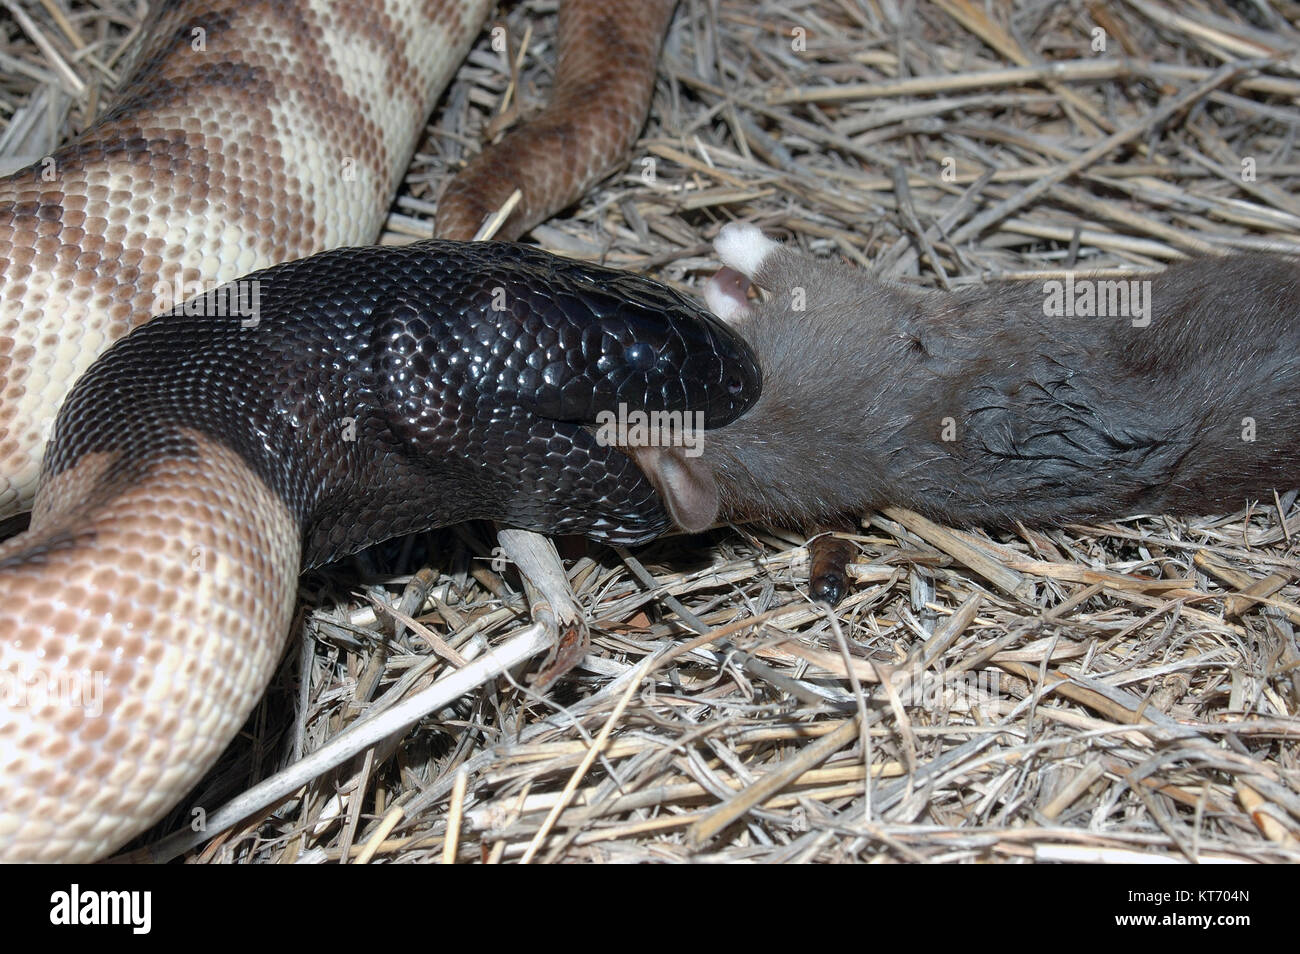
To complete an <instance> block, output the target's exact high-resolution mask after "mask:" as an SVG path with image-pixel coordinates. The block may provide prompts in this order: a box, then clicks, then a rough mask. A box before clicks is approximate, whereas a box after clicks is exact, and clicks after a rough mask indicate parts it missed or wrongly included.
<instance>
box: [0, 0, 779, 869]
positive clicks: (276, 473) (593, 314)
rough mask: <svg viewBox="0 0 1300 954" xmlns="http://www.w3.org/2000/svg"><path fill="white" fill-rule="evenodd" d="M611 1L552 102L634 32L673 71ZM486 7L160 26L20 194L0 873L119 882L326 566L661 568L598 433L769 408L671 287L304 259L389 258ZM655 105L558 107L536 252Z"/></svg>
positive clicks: (381, 0)
mask: <svg viewBox="0 0 1300 954" xmlns="http://www.w3.org/2000/svg"><path fill="white" fill-rule="evenodd" d="M585 5H586V6H588V7H592V8H597V13H596V15H594V16H577V17H572V16H571V17H570V18H569V19H568V20H567V21H566V22H567V23H568V24H570V26H569V31H570V33H572V32H573V31H574V30H580V31H581V30H588V29H603V30H607V31H609V30H612V31H615V33H611V34H608V35H607V36H606V37H605V38H604V39H603V40H602V37H601V35H599V34H595V35H591V36H574V35H566V37H565V38H564V40H563V42H562V46H563V47H564V49H565V51H566V57H568V58H569V59H570V62H569V64H568V65H567V66H566V64H565V63H564V62H562V63H561V64H560V65H559V74H560V79H559V80H557V84H559V83H562V82H563V77H564V76H566V75H568V76H572V75H576V74H582V73H584V71H586V70H588V69H590V68H591V65H590V60H589V59H588V61H587V62H586V63H584V58H591V57H594V58H596V59H597V60H600V59H602V58H606V57H607V56H608V54H609V51H610V50H611V49H615V48H622V47H617V46H614V45H611V43H612V42H613V41H612V40H611V39H610V38H611V37H614V36H617V37H622V38H623V39H621V40H619V41H618V42H620V43H627V44H631V45H629V46H627V47H626V49H627V50H628V51H629V57H630V55H631V51H633V50H637V51H640V53H639V54H638V57H637V58H635V59H636V61H637V62H642V63H644V62H650V63H653V60H654V51H656V50H657V48H658V44H659V31H661V30H662V27H663V25H664V23H665V22H666V19H667V17H668V15H669V13H670V12H671V10H672V7H673V2H672V0H645V2H643V0H601V2H600V3H599V5H597V4H594V3H587V4H585ZM489 6H490V4H489V3H488V2H486V0H422V2H405V0H335V2H327V0H266V2H263V3H246V2H244V0H172V2H168V3H163V4H162V5H161V8H160V11H159V13H158V17H157V19H156V21H155V23H154V26H153V29H152V30H151V33H150V38H149V39H148V40H147V41H146V42H145V43H144V44H143V46H142V52H141V54H140V56H139V58H138V60H137V65H136V67H135V70H134V72H133V73H132V74H131V76H130V78H129V79H128V80H127V82H126V83H125V84H124V86H123V90H122V94H121V97H120V99H119V102H118V104H117V106H116V107H115V108H114V109H113V110H112V111H110V112H109V113H108V114H106V115H105V117H104V118H103V120H101V122H99V123H98V124H96V125H95V126H94V127H92V128H91V129H89V130H88V131H87V132H86V133H85V134H84V135H83V136H82V137H81V138H80V139H78V140H76V141H74V142H73V143H71V144H70V145H69V146H67V147H65V148H64V149H62V150H60V151H59V152H57V153H56V154H55V155H54V156H53V157H51V159H52V163H42V164H38V165H37V166H34V167H32V168H30V169H28V170H25V171H23V172H20V173H18V174H16V175H14V176H12V177H10V178H9V179H6V180H3V181H0V512H13V511H17V510H19V509H22V508H24V507H26V506H28V505H30V504H31V503H32V500H33V496H34V499H35V502H34V507H33V510H32V521H31V529H30V530H29V531H28V532H27V533H25V534H22V535H20V536H18V537H16V538H14V539H12V540H10V541H8V542H7V543H5V544H4V545H3V546H0V594H3V602H2V603H0V679H3V682H4V684H3V686H0V690H3V695H2V696H0V859H3V860H88V859H93V858H97V857H101V856H103V855H104V854H106V853H108V852H110V851H112V850H113V849H115V848H116V847H118V846H120V845H121V844H122V843H124V842H125V841H126V840H127V839H129V838H130V837H131V836H132V835H134V834H137V833H138V832H140V831H142V830H143V829H145V828H146V827H148V825H150V824H151V823H152V822H153V821H155V820H156V819H157V818H159V817H160V816H161V815H162V814H163V813H164V812H165V811H166V810H167V809H168V808H169V807H170V806H171V805H172V804H174V803H175V802H176V801H177V800H178V799H179V798H180V797H181V796H182V795H183V794H184V793H185V792H186V791H187V790H188V789H189V788H190V787H191V786H192V785H193V784H194V783H195V781H197V779H198V778H199V777H200V776H201V775H202V774H203V772H204V771H205V770H206V768H207V767H208V766H210V765H211V764H212V762H213V760H214V759H215V758H216V757H217V755H219V754H220V752H221V751H222V749H223V748H224V747H225V746H226V745H227V744H228V743H229V741H230V739H231V738H232V737H233V735H234V734H235V732H236V731H237V730H238V728H239V726H240V725H241V724H242V723H243V721H244V720H245V718H246V717H247V714H248V713H249V711H250V710H251V709H252V707H253V705H254V704H255V702H256V701H257V699H258V698H259V697H260V695H261V693H262V691H263V689H264V687H265V685H266V682H267V680H268V679H269V677H270V673H271V671H272V669H273V667H274V665H275V663H276V660H277V659H278V658H279V656H280V654H281V652H282V649H283V643H284V637H285V634H286V633H287V631H288V628H289V624H290V621H291V618H292V615H293V604H294V595H295V591H296V583H297V577H298V574H299V572H300V569H301V566H302V565H303V563H304V562H307V563H315V562H320V561H323V560H328V559H330V558H331V557H333V556H336V555H339V554H342V553H346V552H349V551H351V550H353V549H356V548H357V547H360V546H363V545H365V543H366V542H369V541H371V540H377V539H382V538H384V537H386V536H389V535H392V534H395V533H401V532H405V531H407V530H412V529H416V528H418V527H424V526H430V525H436V524H440V523H447V522H452V521H455V520H460V519H465V518H468V517H472V516H492V517H496V518H498V519H504V520H506V521H508V522H511V523H514V524H516V525H519V526H525V527H533V528H537V529H549V530H553V531H564V532H569V531H578V532H585V533H589V534H593V535H596V536H603V537H605V538H608V539H610V540H622V541H634V540H638V539H643V538H645V537H646V536H649V535H652V534H653V533H655V532H657V530H659V529H660V528H661V527H662V526H663V525H664V523H665V520H666V518H665V517H664V514H663V512H662V510H661V509H660V507H659V503H658V501H657V499H656V498H655V496H654V495H653V492H652V491H651V490H650V488H649V486H648V485H647V484H646V483H645V480H644V478H643V477H642V476H641V474H640V472H639V470H637V468H635V467H634V466H633V465H632V464H631V462H630V461H629V460H628V459H626V458H625V457H623V455H622V454H621V452H618V451H615V450H612V449H611V448H609V447H605V446H602V445H601V444H600V443H599V442H597V441H596V440H595V439H594V437H593V433H592V429H591V428H590V425H591V424H592V423H593V422H592V420H591V415H592V413H593V412H598V411H600V410H603V409H608V408H611V407H613V406H615V405H619V406H626V407H628V408H629V409H635V408H644V409H692V410H699V411H701V412H703V413H704V414H705V418H706V423H707V424H708V426H716V425H717V424H718V423H720V422H722V421H725V420H729V419H730V418H731V417H733V416H734V415H735V414H737V413H739V411H740V410H741V409H743V407H744V406H746V405H747V404H748V403H749V402H750V401H751V400H752V399H753V397H754V394H755V391H756V388H757V378H756V376H755V375H756V371H755V368H754V366H753V363H752V358H750V357H749V355H748V352H747V351H746V350H745V349H744V348H743V346H741V345H739V344H738V343H737V342H736V341H735V340H734V339H733V338H732V337H731V336H730V335H729V334H728V333H727V332H725V331H724V330H722V329H719V328H718V327H717V326H716V325H715V324H714V323H713V322H712V321H711V319H708V318H707V317H705V316H703V315H702V314H700V313H699V312H698V311H696V310H695V309H694V308H693V307H692V306H690V305H689V304H687V303H685V302H684V301H682V300H681V299H680V298H678V297H677V296H675V295H673V294H672V293H670V292H667V291H665V290H663V289H661V288H659V287H658V286H654V285H652V284H650V283H648V282H641V281H639V280H635V279H629V278H627V277H626V276H618V275H615V274H614V273H610V272H607V271H603V270H598V269H593V268H591V267H586V266H578V265H576V264H572V263H565V262H563V261H562V260H557V259H554V258H552V257H550V256H544V255H542V254H541V253H538V252H535V251H530V250H524V249H520V248H516V247H512V246H489V245H469V246H458V245H448V244H439V243H432V244H425V245H422V246H417V247H414V248H411V249H389V250H373V249H347V248H344V249H340V250H339V251H335V252H326V253H325V254H323V255H320V256H318V257H315V258H304V257H305V256H309V255H312V254H313V253H317V252H321V251H322V250H324V249H329V248H336V247H339V246H349V245H360V244H364V243H366V242H370V241H372V240H373V239H374V237H375V233H376V232H377V230H378V227H379V223H380V222H381V220H382V217H383V215H384V212H385V210H386V208H387V205H388V202H389V200H390V198H391V195H392V192H393V190H394V188H395V184H396V181H397V177H398V176H399V174H400V173H401V171H402V170H403V169H404V168H405V166H406V163H407V161H408V159H409V157H410V154H411V151H412V149H413V147H414V143H415V137H416V135H417V132H418V129H419V127H420V124H421V123H422V121H423V119H424V117H425V115H426V113H427V111H428V109H429V108H430V106H431V105H432V103H433V101H434V100H435V99H436V98H437V96H438V95H439V93H440V92H441V90H442V88H443V86H444V85H445V83H446V81H447V79H448V77H449V76H450V75H451V73H452V72H453V71H454V69H455V68H456V66H457V65H458V64H459V62H460V59H461V57H462V56H463V54H464V52H465V50H466V49H467V47H468V45H469V43H470V42H471V41H472V39H473V38H474V36H475V35H476V32H477V30H478V28H479V25H480V24H481V22H482V19H483V17H484V16H485V14H486V11H487V8H488V7H489ZM575 24H576V25H577V26H576V27H575V26H574V25H575ZM563 26H564V24H562V28H563ZM647 51H648V53H647ZM631 61H632V60H631V59H629V62H631ZM574 71H576V74H575V72H574ZM652 82H653V77H652V75H651V76H645V75H641V76H640V77H639V78H637V79H636V80H635V81H634V82H631V83H630V85H628V86H623V85H622V84H619V85H618V86H617V87H616V88H613V89H614V92H615V93H616V98H622V99H626V97H627V96H628V90H629V89H630V90H632V92H633V93H634V94H635V95H634V96H633V98H634V99H637V97H639V99H638V100H637V101H638V102H639V103H640V106H639V107H637V105H636V103H633V104H632V108H629V107H628V105H627V104H626V103H622V104H621V105H617V106H615V107H613V108H611V109H609V110H605V109H604V107H602V106H601V105H600V101H599V97H598V96H597V99H596V100H595V101H592V102H587V103H583V104H581V105H582V108H583V109H584V110H585V111H586V112H587V113H589V114H590V115H588V116H584V117H581V120H582V121H581V122H578V119H579V117H576V116H574V115H572V113H573V107H574V104H573V103H569V105H568V106H565V107H564V108H563V109H562V110H561V114H560V115H559V119H560V120H561V124H563V120H564V109H567V110H568V111H569V118H570V119H571V120H573V122H574V125H573V127H572V128H574V129H577V130H578V133H577V135H576V137H574V139H573V141H571V142H570V144H569V146H568V147H567V148H568V149H569V153H568V154H566V155H564V156H561V157H559V158H560V159H561V160H562V163H563V164H564V165H565V166H566V167H567V168H568V169H569V170H570V173H568V174H565V175H561V176H559V177H558V178H556V177H553V176H550V175H549V174H541V175H534V173H533V172H532V171H531V170H530V169H528V168H520V169H518V170H516V173H517V174H518V175H519V176H521V177H522V178H521V180H520V181H519V182H517V183H514V184H517V185H520V186H522V188H523V190H524V192H525V195H526V198H527V203H526V204H527V210H528V211H527V218H526V220H520V221H513V222H512V223H511V232H512V233H513V234H518V233H519V232H520V231H522V229H524V228H527V227H528V226H529V225H530V224H532V223H533V222H535V221H537V220H539V219H541V218H544V217H545V216H546V215H548V214H551V213H552V212H554V211H556V210H557V209H558V208H560V207H562V206H563V205H565V204H567V203H568V202H571V201H573V199H574V198H576V195H577V192H578V191H579V190H580V189H581V188H583V187H585V185H586V184H589V181H590V177H591V176H592V175H593V171H592V170H597V173H598V172H599V171H600V170H603V169H607V168H609V163H610V161H611V160H610V159H609V157H603V158H591V157H588V156H587V153H586V150H587V149H588V148H589V147H590V148H594V149H595V151H597V152H599V151H600V148H601V147H602V146H606V145H608V144H609V143H611V142H630V141H631V137H632V136H634V135H635V132H636V128H637V127H638V126H639V125H640V123H641V120H642V115H641V113H643V112H644V104H645V102H647V101H648V97H649V89H650V86H651V84H652ZM592 93H593V95H597V93H598V91H592ZM638 108H639V109H640V111H641V113H638V112H637V109H638ZM601 115H604V116H606V117H607V119H606V120H605V121H606V122H611V123H616V124H618V123H621V124H622V125H623V127H626V126H628V124H629V123H630V131H629V129H628V128H622V127H620V129H618V130H614V131H612V132H610V131H607V133H608V134H601V135H597V134H595V133H594V132H592V129H593V128H595V127H592V126H591V125H590V122H591V120H592V118H593V117H598V116H601ZM601 122H602V121H600V120H597V126H600V125H601ZM503 145H505V146H507V149H511V148H514V147H513V146H511V145H510V144H508V143H507V144H503ZM539 159H542V160H543V161H544V160H545V157H539ZM494 161H495V160H493V158H492V155H491V153H488V154H485V155H484V156H483V157H481V158H480V159H479V160H478V161H476V162H474V163H471V167H470V168H469V169H468V170H467V173H472V174H474V175H480V174H481V172H476V171H475V170H482V169H484V168H487V169H489V170H490V169H491V168H492V167H493V164H494ZM49 169H53V175H52V176H49V175H47V170H49ZM512 174H515V173H512ZM489 178H491V176H490V173H489ZM474 224H475V225H476V224H477V223H474ZM440 228H441V229H442V231H443V233H444V234H452V233H454V232H455V231H456V230H457V229H458V228H468V226H457V225H455V224H454V223H451V224H447V225H444V226H440ZM294 259H303V260H302V261H298V262H293V263H291V264H289V265H283V266H279V267H276V266H277V265H278V263H281V262H288V261H291V260H294ZM259 269H266V270H264V271H258V270H259ZM247 273H255V274H252V275H249V277H248V278H247V279H246V280H245V281H244V282H237V283H235V284H234V285H220V287H219V288H214V286H218V285H219V284H220V283H228V282H230V281H231V280H233V279H235V278H236V277H237V276H240V275H246V274H247ZM196 286H197V287H200V288H204V289H214V290H213V291H211V292H208V293H206V294H204V295H202V296H200V297H199V298H198V299H197V300H196V301H194V302H191V303H189V304H186V305H184V306H182V307H180V308H179V309H177V310H175V311H174V312H173V313H172V314H169V315H166V316H163V317H162V318H161V319H160V320H159V321H158V322H156V323H153V324H150V325H147V326H145V327H143V328H140V329H139V330H138V331H137V332H136V333H134V334H132V335H131V336H130V337H127V338H126V339H125V340H123V341H121V343H120V344H119V345H117V346H115V347H113V348H112V350H111V352H110V353H109V354H107V355H106V356H105V358H104V360H103V361H101V362H100V363H97V364H94V365H93V367H92V362H93V361H94V359H95V357H96V356H98V355H100V354H102V353H103V352H104V351H105V350H106V349H108V348H109V346H110V345H111V344H112V343H113V341H115V340H117V339H118V338H121V337H122V336H123V335H125V334H126V332H128V331H129V330H130V329H131V328H132V327H135V326H137V325H139V324H141V323H142V322H143V321H144V320H145V319H146V318H147V317H148V316H150V315H151V314H154V313H156V312H157V311H159V310H160V309H159V307H158V302H159V301H160V300H162V299H166V298H169V297H170V299H171V300H181V299H184V298H188V297H189V296H190V294H191V289H192V288H194V287H196ZM547 286H549V287H550V289H551V290H550V291H546V290H544V289H545V287H547ZM498 291H500V292H501V294H500V295H498V294H497V293H498ZM232 302H233V303H234V304H233V306H232ZM499 303H503V304H504V307H503V308H498V307H495V306H496V305H498V304H499ZM246 306H251V308H250V307H246ZM250 312H251V313H250ZM651 355H653V356H654V360H649V359H648V356H651ZM87 368H90V371H89V373H87V374H85V377H84V378H82V375H83V372H86V369H87ZM79 378H81V380H80V381H79V382H78V379H79ZM74 382H76V387H75V390H72V393H71V395H70V396H68V397H67V401H66V404H65V403H64V398H65V395H68V392H69V390H70V389H72V388H73V385H74ZM60 406H62V408H63V409H62V410H61V411H60V410H59V408H60ZM56 414H57V425H55V423H54V422H55V420H56ZM51 432H52V433H53V435H54V439H53V442H52V444H51V450H50V454H49V457H48V459H46V460H45V463H44V468H43V472H44V476H43V478H42V480H41V483H40V489H39V493H36V489H35V488H36V484H37V477H38V475H39V474H40V473H41V472H42V464H41V461H42V453H41V452H42V448H44V446H45V439H46V437H47V436H48V435H49V434H50V433H51Z"/></svg>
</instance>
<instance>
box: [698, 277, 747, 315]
mask: <svg viewBox="0 0 1300 954" xmlns="http://www.w3.org/2000/svg"><path fill="white" fill-rule="evenodd" d="M748 291H749V279H748V278H746V277H745V276H744V275H742V274H740V272H738V271H736V270H735V269H734V268H727V267H726V266H725V265H724V266H723V267H722V268H720V269H718V271H717V274H715V275H714V276H713V277H712V278H710V279H709V281H708V284H707V285H705V286H704V302H705V304H707V305H708V306H709V311H711V312H713V313H714V314H715V315H717V316H718V317H719V318H721V319H722V320H723V321H725V322H727V323H728V324H735V323H736V322H737V321H739V320H741V319H743V318H744V317H745V316H746V315H748V314H749V299H748V298H747V297H746V296H745V293H746V292H748Z"/></svg>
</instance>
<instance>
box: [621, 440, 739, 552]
mask: <svg viewBox="0 0 1300 954" xmlns="http://www.w3.org/2000/svg"><path fill="white" fill-rule="evenodd" d="M627 451H628V453H629V454H631V455H632V459H633V460H635V461H636V462H637V464H638V465H639V466H640V468H641V470H643V471H644V472H645V475H646V477H648V478H649V479H650V483H652V484H654V487H655V490H657V491H659V496H660V498H662V499H663V502H664V508H665V509H666V510H667V511H668V516H670V517H672V518H673V523H675V524H677V526H679V527H681V528H682V529H683V530H685V531H686V532H687V533H700V532H701V531H703V530H707V529H708V528H709V527H710V526H712V525H713V523H714V521H715V520H717V519H718V506H719V503H718V484H717V481H715V480H714V479H713V470H712V468H710V467H709V465H707V464H705V463H704V462H703V461H702V460H701V459H700V458H699V457H689V456H687V455H686V454H685V453H683V450H682V448H680V447H629V448H627Z"/></svg>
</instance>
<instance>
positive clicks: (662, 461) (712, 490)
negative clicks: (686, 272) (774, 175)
mask: <svg viewBox="0 0 1300 954" xmlns="http://www.w3.org/2000/svg"><path fill="white" fill-rule="evenodd" d="M714 245H715V248H716V249H717V252H718V257H719V258H720V259H721V260H722V263H723V266H724V267H723V268H722V269H721V270H720V271H719V272H718V273H717V274H716V275H715V276H714V277H713V278H712V279H711V280H710V281H709V283H708V285H707V286H706V288H705V299H706V301H707V302H708V304H709V307H710V308H711V309H712V310H713V312H714V314H716V315H717V316H718V317H719V318H720V319H721V320H722V321H724V322H726V323H727V324H728V325H729V326H731V327H733V328H735V329H736V330H737V331H738V332H740V334H741V335H742V336H743V337H744V338H745V340H746V341H747V342H748V343H749V345H750V347H751V348H752V349H753V352H754V354H755V356H756V357H757V360H758V364H759V367H760V368H761V369H762V374H763V393H762V395H761V397H760V398H759V400H758V401H757V403H756V404H755V405H754V406H753V407H752V408H750V409H749V410H748V411H746V412H745V413H744V414H742V415H741V416H740V417H739V418H737V419H736V420H735V421H734V422H732V423H731V424H728V425H727V426H725V427H722V428H720V429H717V430H708V431H707V432H706V433H705V434H704V435H703V440H702V441H700V443H699V449H698V451H699V452H698V453H695V454H691V453H688V452H687V451H688V450H690V449H689V448H688V449H683V448H680V447H664V446H660V447H637V448H633V449H632V451H631V453H632V455H633V457H634V458H635V459H636V461H637V463H638V464H639V465H640V466H641V469H642V470H643V471H644V472H645V473H646V475H647V476H648V477H649V478H650V480H651V483H653V484H654V486H655V489H656V490H657V491H658V492H659V495H660V497H661V498H662V499H663V501H664V505H665V508H666V509H667V510H668V512H669V514H670V515H671V516H672V518H673V521H674V522H675V523H676V524H677V525H678V526H679V527H681V528H682V529H684V530H687V531H690V532H697V531H699V530H703V529H705V528H706V527H708V526H709V525H710V524H711V523H713V522H714V521H715V520H717V519H718V517H719V516H722V517H725V518H728V519H773V520H775V521H777V522H786V523H790V522H793V523H806V522H811V521H814V520H816V519H817V518H819V517H823V516H830V515H834V514H839V513H842V512H843V511H845V510H849V509H852V508H854V507H856V506H858V505H859V504H860V503H861V502H862V499H863V498H864V496H869V495H871V494H872V493H873V492H874V490H875V488H877V487H878V486H879V484H880V481H881V479H882V478H881V476H880V475H881V474H882V473H885V472H887V468H885V467H883V466H881V464H880V460H879V457H878V455H877V454H876V451H875V448H876V447H882V448H883V447H887V446H889V445H890V443H891V442H890V439H889V438H888V437H887V436H885V437H882V436H881V435H888V434H889V432H890V429H891V428H892V427H893V426H894V424H895V421H896V418H897V415H893V414H891V413H890V412H889V410H888V409H889V407H890V405H891V401H892V403H895V404H896V403H898V400H897V398H893V397H892V396H891V395H892V392H893V389H894V388H896V387H897V384H898V382H897V379H896V376H895V374H894V372H893V370H892V368H891V364H893V365H896V366H897V367H900V368H901V367H903V366H905V365H906V364H907V359H906V348H907V342H906V340H905V338H904V337H903V336H899V335H896V334H893V333H892V332H891V331H890V328H891V327H895V326H894V325H891V321H890V320H889V319H890V318H891V317H892V316H899V317H902V318H903V319H904V320H906V316H907V315H908V314H912V313H915V310H916V308H917V302H918V301H919V299H918V298H917V297H916V296H915V295H913V294H911V293H909V292H905V291H903V290H902V289H899V288H896V287H893V286H889V285H885V284H882V283H881V282H878V281H876V280H874V279H872V278H871V276H870V275H868V274H867V273H865V272H862V271H860V270H858V269H855V268H852V267H850V266H848V265H845V264H843V263H841V262H835V261H827V260H824V259H818V258H814V257H812V256H810V255H807V254H805V253H803V252H800V251H798V250H796V249H793V248H789V247H786V246H783V245H780V244H779V243H777V242H774V241H772V240H771V239H769V238H766V237H765V236H764V235H763V233H762V232H760V231H759V230H758V229H757V228H755V227H754V226H752V225H746V224H740V223H733V224H730V225H727V226H725V227H724V228H723V229H722V231H721V232H720V233H719V234H718V237H717V239H716V240H715V243H714ZM751 282H752V283H753V284H754V285H755V286H757V287H758V288H759V289H761V290H762V291H763V292H764V294H763V295H762V296H760V297H759V298H757V299H751V298H750V297H749V296H748V294H747V293H748V291H749V288H750V284H751Z"/></svg>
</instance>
